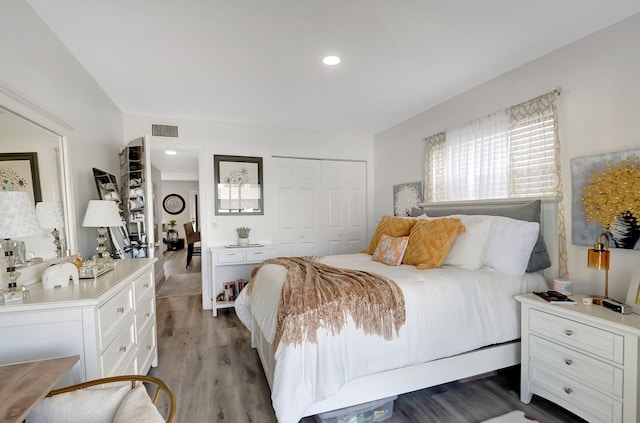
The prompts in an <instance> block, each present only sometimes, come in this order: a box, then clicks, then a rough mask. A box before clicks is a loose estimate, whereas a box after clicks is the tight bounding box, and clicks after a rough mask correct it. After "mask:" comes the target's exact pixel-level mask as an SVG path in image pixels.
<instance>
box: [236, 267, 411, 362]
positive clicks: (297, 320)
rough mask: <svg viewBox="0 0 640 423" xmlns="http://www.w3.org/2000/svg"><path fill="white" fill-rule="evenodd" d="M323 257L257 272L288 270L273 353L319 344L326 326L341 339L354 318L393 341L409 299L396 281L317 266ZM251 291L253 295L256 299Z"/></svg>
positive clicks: (368, 330) (367, 330)
mask: <svg viewBox="0 0 640 423" xmlns="http://www.w3.org/2000/svg"><path fill="white" fill-rule="evenodd" d="M317 259H318V258H317V257H279V258H275V259H269V260H265V261H264V262H262V263H261V264H260V265H258V266H256V267H255V268H254V269H253V272H252V273H251V281H252V283H251V285H249V287H248V289H251V288H252V286H253V281H254V280H255V275H256V274H257V272H258V270H259V269H260V268H261V267H262V266H263V265H265V264H277V265H281V266H284V267H286V268H287V270H288V271H287V276H286V278H285V281H284V285H283V286H282V294H281V296H280V302H279V304H278V321H277V327H276V333H275V337H274V340H273V349H274V351H275V349H276V348H277V346H278V344H279V342H280V341H282V342H284V343H285V344H292V345H295V344H300V343H302V341H303V340H307V341H309V342H312V343H315V342H317V338H316V332H317V330H318V329H319V328H320V327H321V326H322V327H326V328H327V330H329V331H331V333H332V334H337V333H339V332H340V331H341V330H342V328H343V327H344V326H345V324H346V321H347V316H351V318H352V319H353V321H354V322H355V324H356V327H357V328H358V329H362V330H363V331H364V333H366V334H376V335H380V336H382V337H384V339H391V338H392V337H393V330H394V329H395V331H396V333H398V331H399V330H400V327H401V326H402V325H404V323H405V317H406V316H405V309H404V295H403V294H402V290H401V289H400V287H398V285H397V284H396V283H395V282H393V281H392V280H390V279H388V278H386V277H384V276H380V275H377V274H375V273H370V272H365V271H360V270H349V269H339V268H337V267H333V266H328V265H326V264H322V263H320V262H318V261H317ZM250 292H251V291H249V293H250Z"/></svg>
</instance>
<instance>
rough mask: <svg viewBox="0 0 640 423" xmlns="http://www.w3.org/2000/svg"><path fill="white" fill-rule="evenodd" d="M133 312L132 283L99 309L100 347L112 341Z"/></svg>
mask: <svg viewBox="0 0 640 423" xmlns="http://www.w3.org/2000/svg"><path fill="white" fill-rule="evenodd" d="M132 312H133V289H132V288H131V285H129V286H127V287H126V288H125V289H123V290H122V291H120V292H119V293H117V294H116V295H115V296H114V297H113V298H111V299H110V300H109V301H107V302H106V303H104V304H103V305H102V306H100V308H99V309H98V316H99V319H100V322H99V328H100V336H99V342H100V349H101V350H102V349H104V348H105V347H106V346H107V345H109V344H110V343H111V340H112V339H113V337H114V336H115V335H116V334H117V333H118V331H119V329H120V327H121V326H122V324H123V322H124V321H125V320H127V319H129V316H131V313H132Z"/></svg>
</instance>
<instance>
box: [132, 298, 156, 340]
mask: <svg viewBox="0 0 640 423" xmlns="http://www.w3.org/2000/svg"><path fill="white" fill-rule="evenodd" d="M153 306H154V301H153V298H149V299H148V300H147V301H146V302H145V303H144V304H142V305H141V306H140V307H139V308H138V311H136V330H137V332H138V338H139V337H140V334H141V333H142V332H145V331H146V330H147V329H148V328H149V326H150V325H154V323H155V320H156V319H155V317H156V316H155V313H154V309H153V308H154V307H153Z"/></svg>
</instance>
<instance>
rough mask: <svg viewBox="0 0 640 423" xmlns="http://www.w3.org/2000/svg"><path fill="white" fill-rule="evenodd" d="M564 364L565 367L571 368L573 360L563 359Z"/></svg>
mask: <svg viewBox="0 0 640 423" xmlns="http://www.w3.org/2000/svg"><path fill="white" fill-rule="evenodd" d="M564 364H566V365H567V366H571V365H572V364H573V360H572V359H570V358H565V359H564Z"/></svg>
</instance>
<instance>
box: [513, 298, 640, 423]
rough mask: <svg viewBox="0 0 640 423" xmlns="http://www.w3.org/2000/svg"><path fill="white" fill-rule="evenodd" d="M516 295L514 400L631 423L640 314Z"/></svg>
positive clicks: (637, 391)
mask: <svg viewBox="0 0 640 423" xmlns="http://www.w3.org/2000/svg"><path fill="white" fill-rule="evenodd" d="M572 298H574V299H575V300H576V301H577V302H578V304H576V305H555V304H550V303H547V302H546V301H544V300H542V299H540V298H538V297H537V296H536V295H534V294H526V295H518V296H516V299H517V300H518V301H519V302H520V303H521V306H522V308H521V312H522V344H521V346H522V368H521V391H520V399H521V401H522V402H524V403H527V404H528V403H529V402H530V401H531V397H532V395H533V394H536V395H539V396H541V397H544V398H546V399H548V400H550V401H553V402H555V403H556V404H558V405H561V406H562V407H564V408H566V409H567V410H569V411H571V412H573V413H575V414H577V415H578V416H580V417H582V418H584V419H586V420H588V421H589V422H617V423H619V422H624V423H637V422H638V421H639V420H638V418H639V417H640V414H639V400H640V398H639V395H640V386H639V378H638V372H639V362H638V349H639V346H638V344H639V340H640V315H636V314H628V315H622V314H619V313H616V312H614V311H612V310H609V309H607V308H605V307H603V306H600V305H590V306H588V305H583V304H582V297H580V296H575V297H572Z"/></svg>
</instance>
